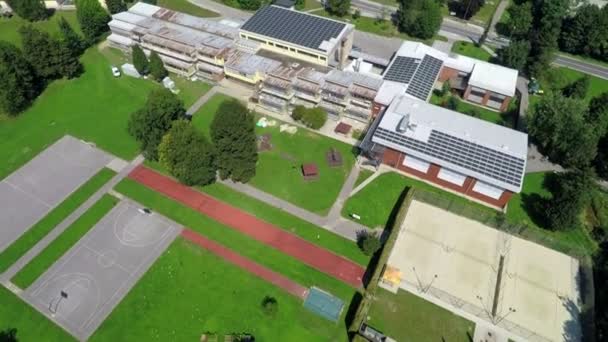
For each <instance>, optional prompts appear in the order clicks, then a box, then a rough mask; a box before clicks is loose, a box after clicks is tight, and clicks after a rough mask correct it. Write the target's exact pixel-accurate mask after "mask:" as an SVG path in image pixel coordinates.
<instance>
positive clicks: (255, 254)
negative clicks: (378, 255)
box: [116, 179, 355, 301]
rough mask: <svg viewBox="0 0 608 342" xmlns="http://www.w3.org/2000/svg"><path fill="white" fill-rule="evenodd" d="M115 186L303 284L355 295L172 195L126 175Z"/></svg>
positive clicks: (346, 286) (349, 296)
mask: <svg viewBox="0 0 608 342" xmlns="http://www.w3.org/2000/svg"><path fill="white" fill-rule="evenodd" d="M116 190H117V191H118V192H120V193H122V194H124V195H125V196H127V197H130V198H132V199H134V200H135V201H136V202H139V203H141V204H142V205H145V206H146V207H149V208H151V209H152V210H154V211H156V212H158V213H160V214H161V215H164V216H167V217H168V218H170V219H172V220H174V221H175V222H177V223H179V224H181V225H183V226H185V227H188V228H190V229H193V230H195V231H197V232H199V233H201V234H202V235H204V236H206V237H207V238H209V239H211V240H214V241H216V242H218V243H220V244H222V245H224V246H226V247H228V248H230V249H233V250H235V251H237V252H238V253H240V254H241V255H243V256H245V257H247V258H250V259H252V260H254V261H256V262H258V263H260V264H262V265H265V266H266V267H268V268H270V269H272V270H274V271H275V272H278V273H281V274H283V275H284V276H286V277H288V278H290V279H292V280H294V281H295V282H298V283H300V284H302V285H304V286H313V285H316V286H319V287H320V288H322V289H325V290H327V291H329V292H331V293H333V294H335V295H336V296H338V297H340V298H342V299H343V300H345V301H346V300H348V301H350V299H351V298H352V296H353V294H354V292H355V289H353V288H352V287H350V286H348V285H347V284H345V283H342V282H341V281H339V280H337V279H334V278H332V277H331V276H329V275H326V274H324V273H322V272H320V271H317V270H316V269H314V268H312V267H309V266H307V265H305V264H303V263H301V262H300V261H298V260H297V259H295V258H293V257H291V256H288V255H286V254H283V253H281V252H279V251H278V250H276V249H273V248H269V247H268V246H267V245H265V244H263V243H261V242H258V241H257V240H254V239H252V238H250V237H248V236H246V235H244V234H242V233H240V232H238V231H236V230H234V229H232V228H230V227H227V226H225V225H223V224H221V223H219V222H217V221H214V220H213V219H211V218H209V217H207V216H204V215H202V214H201V213H199V212H198V211H195V210H194V209H191V208H189V207H186V206H184V205H182V204H180V203H178V202H176V201H173V200H171V199H169V198H168V197H165V196H163V195H161V194H159V193H157V192H155V191H153V190H150V189H148V188H146V187H145V186H143V185H141V184H139V183H136V182H135V181H133V180H130V179H126V180H123V181H122V182H120V183H119V184H118V186H117V187H116Z"/></svg>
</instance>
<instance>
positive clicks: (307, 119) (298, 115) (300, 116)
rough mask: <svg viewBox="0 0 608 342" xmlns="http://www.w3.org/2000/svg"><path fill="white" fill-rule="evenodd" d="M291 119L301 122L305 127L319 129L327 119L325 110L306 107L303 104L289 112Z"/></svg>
mask: <svg viewBox="0 0 608 342" xmlns="http://www.w3.org/2000/svg"><path fill="white" fill-rule="evenodd" d="M291 117H292V119H294V120H296V121H300V122H302V123H303V124H304V125H306V126H307V127H310V128H312V129H319V128H321V127H323V125H325V122H326V121H327V112H326V111H324V110H323V109H321V108H306V107H304V106H296V108H295V109H294V110H293V111H292V112H291Z"/></svg>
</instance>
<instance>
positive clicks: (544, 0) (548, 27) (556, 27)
mask: <svg viewBox="0 0 608 342" xmlns="http://www.w3.org/2000/svg"><path fill="white" fill-rule="evenodd" d="M534 4H536V5H535V6H534V8H533V16H534V18H535V21H534V24H533V26H534V28H533V30H532V41H531V43H532V44H531V47H532V49H531V53H530V61H529V66H528V69H529V71H530V73H531V74H532V75H536V76H538V75H541V74H542V73H543V72H544V71H546V70H547V69H548V68H549V66H550V64H551V62H553V59H554V57H555V56H554V53H555V51H556V50H557V48H558V39H559V35H560V31H561V27H562V20H563V18H564V17H565V16H566V13H567V12H568V9H569V0H537V1H535V2H534Z"/></svg>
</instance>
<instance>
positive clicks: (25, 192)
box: [1, 179, 78, 216]
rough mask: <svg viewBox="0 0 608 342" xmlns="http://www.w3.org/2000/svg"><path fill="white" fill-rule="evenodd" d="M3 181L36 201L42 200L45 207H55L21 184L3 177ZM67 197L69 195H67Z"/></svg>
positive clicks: (41, 202)
mask: <svg viewBox="0 0 608 342" xmlns="http://www.w3.org/2000/svg"><path fill="white" fill-rule="evenodd" d="M1 182H2V183H4V184H8V186H10V187H11V188H13V189H15V190H17V191H19V192H20V193H22V194H24V195H26V196H27V197H30V198H31V199H33V200H35V201H38V202H40V204H42V205H44V206H45V207H47V208H48V209H51V208H53V206H52V205H50V204H48V203H46V201H44V200H43V199H41V198H39V197H38V196H36V195H34V194H32V193H30V192H27V191H25V190H23V189H21V188H20V187H19V186H17V185H15V184H13V183H11V182H9V181H8V180H6V179H3V180H2V181H1ZM76 190H78V188H77V189H76ZM76 190H74V191H76ZM68 197H69V195H68ZM66 198H67V197H66ZM49 211H50V210H49ZM47 213H48V211H47ZM45 216H46V215H45Z"/></svg>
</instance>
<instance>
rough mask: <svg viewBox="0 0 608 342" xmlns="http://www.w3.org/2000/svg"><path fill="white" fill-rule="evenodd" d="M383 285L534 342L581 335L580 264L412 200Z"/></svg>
mask: <svg viewBox="0 0 608 342" xmlns="http://www.w3.org/2000/svg"><path fill="white" fill-rule="evenodd" d="M388 266H389V267H390V269H391V275H390V276H391V277H390V278H391V279H388V273H387V272H385V278H384V280H385V281H384V282H383V286H384V287H385V288H388V289H389V290H392V291H393V292H397V291H398V290H399V288H401V289H404V290H407V291H410V292H412V293H414V294H416V295H420V296H422V297H423V298H425V297H427V298H429V299H433V300H436V301H437V302H440V303H442V305H441V306H443V307H445V308H447V309H448V310H451V311H454V312H462V313H468V314H472V315H475V316H477V317H479V318H481V319H483V320H486V321H488V322H490V323H492V324H495V325H498V326H499V327H501V328H503V329H506V330H509V331H510V332H511V333H513V334H515V335H516V336H519V337H521V338H524V339H527V340H543V339H548V340H562V338H563V336H564V335H568V336H574V337H576V336H579V334H580V332H579V327H578V326H579V324H578V313H577V312H578V303H579V287H578V278H577V277H578V269H579V265H578V262H577V261H576V260H575V259H573V258H571V257H569V256H566V255H564V254H561V253H558V252H555V251H553V250H550V249H547V248H545V247H542V246H540V245H536V244H533V243H531V242H528V241H525V240H522V239H520V238H517V237H514V236H512V235H510V234H507V233H504V232H500V231H497V230H495V229H493V228H490V227H487V226H485V225H483V224H481V223H479V222H477V221H473V220H470V219H467V218H464V217H461V216H458V215H456V214H453V213H450V212H448V211H445V210H442V209H439V208H436V207H433V206H431V205H429V204H426V203H423V202H419V201H415V200H414V201H412V203H411V205H410V208H409V211H408V213H407V216H406V219H405V221H404V223H403V226H402V227H401V231H400V233H399V236H398V238H397V241H396V244H395V248H394V249H393V252H392V254H391V255H390V257H389V260H388Z"/></svg>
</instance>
